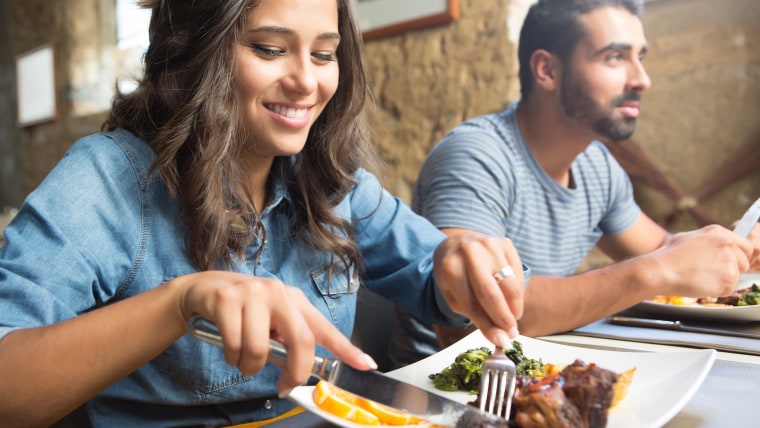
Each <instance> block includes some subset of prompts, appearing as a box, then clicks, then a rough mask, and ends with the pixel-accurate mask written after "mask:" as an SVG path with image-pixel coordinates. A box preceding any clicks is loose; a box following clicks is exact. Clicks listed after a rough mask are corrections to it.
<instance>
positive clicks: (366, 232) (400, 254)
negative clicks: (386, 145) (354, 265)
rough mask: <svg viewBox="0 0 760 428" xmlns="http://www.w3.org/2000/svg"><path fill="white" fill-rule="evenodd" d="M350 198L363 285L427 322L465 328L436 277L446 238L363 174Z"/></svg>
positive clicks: (364, 172)
mask: <svg viewBox="0 0 760 428" xmlns="http://www.w3.org/2000/svg"><path fill="white" fill-rule="evenodd" d="M356 177H357V180H358V184H357V186H356V188H355V189H354V191H353V192H352V195H351V206H352V215H353V221H354V227H355V230H356V240H357V243H358V244H359V246H360V248H361V250H362V255H363V257H364V267H365V270H364V271H365V278H364V285H365V286H367V287H368V288H369V289H371V290H373V291H374V292H376V293H378V294H379V295H381V296H383V297H385V298H387V299H389V300H391V301H393V302H394V303H396V304H398V305H400V306H402V307H404V308H406V309H408V310H410V311H412V312H413V313H414V314H415V316H417V317H419V318H420V319H422V320H425V321H429V322H436V323H440V324H449V325H464V324H465V323H466V321H467V320H466V318H465V317H463V316H462V315H460V314H457V313H455V312H454V311H452V310H451V308H450V307H449V306H448V303H446V300H445V299H443V298H442V297H441V296H440V293H439V291H438V287H437V285H436V284H435V280H434V277H433V252H434V251H435V249H436V248H437V247H438V244H440V243H441V242H442V241H443V240H444V239H445V237H446V235H444V234H443V232H441V231H440V230H438V229H437V228H436V227H435V226H433V225H432V224H431V223H430V222H429V221H427V220H426V219H425V218H423V217H421V216H419V215H417V214H415V213H414V212H413V211H412V210H411V208H409V206H408V205H406V204H404V203H403V202H402V201H401V200H400V199H399V198H397V197H394V196H392V195H391V194H390V193H388V192H387V191H385V190H383V188H382V185H381V184H380V182H379V181H378V180H377V178H376V177H375V176H373V175H372V174H370V173H368V172H367V171H364V170H360V171H359V172H358V173H357V174H356Z"/></svg>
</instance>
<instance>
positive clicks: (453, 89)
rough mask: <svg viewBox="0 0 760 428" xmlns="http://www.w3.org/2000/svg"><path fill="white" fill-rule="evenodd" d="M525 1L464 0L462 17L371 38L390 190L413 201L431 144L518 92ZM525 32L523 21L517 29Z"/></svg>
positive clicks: (380, 137) (381, 141) (379, 134)
mask: <svg viewBox="0 0 760 428" xmlns="http://www.w3.org/2000/svg"><path fill="white" fill-rule="evenodd" d="M524 3H528V2H526V1H519V0H516V1H513V2H508V1H481V0H460V11H461V17H460V19H459V20H457V21H455V22H453V23H450V24H445V25H442V26H437V27H433V28H429V29H423V30H418V31H412V32H408V33H405V34H402V35H398V36H393V37H387V38H383V39H379V40H373V41H369V42H367V43H366V54H367V62H368V65H369V69H370V73H371V75H372V79H373V87H374V91H375V95H376V97H377V102H378V110H379V111H378V115H379V123H378V124H377V126H376V136H375V140H376V141H377V143H378V145H379V147H380V149H381V151H382V153H383V154H384V155H385V156H386V159H387V160H388V162H389V165H390V168H389V170H390V173H389V174H388V175H387V176H385V177H384V183H385V184H386V186H387V187H388V189H389V190H390V191H391V192H392V193H394V194H396V195H398V196H400V197H401V198H402V199H404V200H406V201H409V200H410V199H411V187H412V186H413V183H414V181H415V180H416V178H417V173H418V171H419V167H420V164H421V162H422V160H423V159H424V157H425V155H426V154H427V152H428V151H429V150H430V148H431V147H432V146H433V145H434V144H435V143H436V142H437V141H438V140H439V139H440V138H441V137H443V135H444V134H445V133H446V132H448V131H449V130H450V129H451V128H453V127H454V126H455V125H457V124H458V123H460V122H462V121H463V120H465V119H467V118H470V117H473V116H476V115H478V114H482V113H485V112H491V111H497V110H501V109H503V108H504V107H505V106H506V105H508V103H509V100H512V99H515V98H516V97H517V96H519V86H518V85H517V66H516V60H515V57H516V55H517V53H516V45H515V44H514V43H511V42H510V41H509V40H510V38H512V39H516V38H517V35H516V34H515V33H514V26H513V29H512V34H510V32H509V28H508V27H507V18H508V17H509V16H510V10H511V9H515V10H516V12H515V14H516V15H520V16H521V17H522V16H523V15H524V10H525V7H526V6H524V5H523V4H524ZM517 31H519V26H518V27H517Z"/></svg>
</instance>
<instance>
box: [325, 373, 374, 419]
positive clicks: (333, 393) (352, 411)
mask: <svg viewBox="0 0 760 428" xmlns="http://www.w3.org/2000/svg"><path fill="white" fill-rule="evenodd" d="M312 396H313V398H314V403H315V404H316V405H317V406H318V407H319V408H320V409H322V410H324V411H325V412H328V413H332V414H333V415H335V416H338V417H341V418H343V419H346V420H348V421H352V422H356V423H360V424H364V425H380V419H379V418H378V417H377V416H375V415H373V414H372V413H371V412H369V411H367V410H365V409H362V408H361V407H359V406H358V405H357V404H356V403H355V402H353V401H354V400H353V398H354V397H356V396H353V394H351V393H349V392H348V391H344V390H342V389H340V388H338V387H335V386H333V385H330V384H329V383H327V382H325V381H319V382H317V385H316V386H315V387H314V392H313V393H312Z"/></svg>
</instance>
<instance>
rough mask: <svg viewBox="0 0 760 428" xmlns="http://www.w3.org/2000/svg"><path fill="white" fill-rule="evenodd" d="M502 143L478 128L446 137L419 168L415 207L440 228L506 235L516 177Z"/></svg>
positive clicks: (460, 131)
mask: <svg viewBox="0 0 760 428" xmlns="http://www.w3.org/2000/svg"><path fill="white" fill-rule="evenodd" d="M501 144H502V142H501V141H499V140H498V138H497V136H495V135H493V134H492V133H489V132H487V131H486V130H482V129H477V128H475V129H466V128H465V129H461V130H457V131H456V132H452V133H450V134H448V135H447V136H446V137H444V138H443V139H442V140H441V142H440V143H438V145H436V147H435V148H434V149H433V150H432V151H431V152H430V154H429V156H428V157H427V159H426V160H425V163H424V164H423V166H422V169H421V171H420V175H419V177H418V179H417V184H416V188H415V194H414V199H413V203H412V206H413V207H414V209H415V211H416V212H418V213H420V214H421V215H423V216H425V217H426V218H428V219H429V220H430V221H431V222H432V223H433V224H434V225H435V226H437V227H438V228H441V229H443V228H462V229H470V230H476V231H479V232H482V233H486V234H489V235H494V236H506V235H507V229H506V226H505V219H506V218H508V216H509V211H510V207H511V205H512V203H513V201H514V199H515V194H514V183H515V177H514V175H513V169H512V168H511V162H510V159H509V157H508V156H507V155H506V153H505V152H504V150H501V149H500V145H501Z"/></svg>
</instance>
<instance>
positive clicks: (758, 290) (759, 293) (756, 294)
mask: <svg viewBox="0 0 760 428" xmlns="http://www.w3.org/2000/svg"><path fill="white" fill-rule="evenodd" d="M753 305H760V285H758V284H752V287H750V288H749V290H747V291H745V292H744V294H742V297H740V298H739V302H738V303H737V304H736V306H753Z"/></svg>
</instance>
